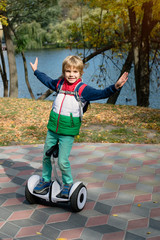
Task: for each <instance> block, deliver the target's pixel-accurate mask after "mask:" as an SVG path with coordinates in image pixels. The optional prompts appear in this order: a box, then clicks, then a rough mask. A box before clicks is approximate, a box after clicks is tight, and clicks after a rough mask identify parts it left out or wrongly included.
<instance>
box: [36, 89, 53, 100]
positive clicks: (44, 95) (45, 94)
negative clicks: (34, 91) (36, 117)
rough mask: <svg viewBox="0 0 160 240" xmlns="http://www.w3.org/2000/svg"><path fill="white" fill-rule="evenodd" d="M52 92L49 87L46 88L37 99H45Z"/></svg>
mask: <svg viewBox="0 0 160 240" xmlns="http://www.w3.org/2000/svg"><path fill="white" fill-rule="evenodd" d="M52 93H53V91H52V90H51V89H48V90H47V91H46V92H45V93H44V94H43V95H42V96H40V97H39V98H38V100H44V99H46V98H47V97H48V96H50V95H51V94H52Z"/></svg>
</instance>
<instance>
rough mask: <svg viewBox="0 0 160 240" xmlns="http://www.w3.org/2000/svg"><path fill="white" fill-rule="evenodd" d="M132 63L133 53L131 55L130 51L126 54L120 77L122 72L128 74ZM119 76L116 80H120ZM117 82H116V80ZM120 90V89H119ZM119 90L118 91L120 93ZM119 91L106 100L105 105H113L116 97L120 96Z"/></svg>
mask: <svg viewBox="0 0 160 240" xmlns="http://www.w3.org/2000/svg"><path fill="white" fill-rule="evenodd" d="M132 62H133V53H132V50H130V51H129V52H128V56H127V58H126V61H125V63H124V65H123V68H122V70H121V74H120V76H121V75H122V74H123V73H124V72H130V69H131V66H132ZM120 76H119V77H118V79H119V78H120ZM117 81H118V80H117ZM121 89H122V88H121ZM121 89H120V91H121ZM120 91H117V92H116V93H114V94H113V95H112V96H111V97H109V98H108V100H107V103H109V104H115V103H116V101H117V99H118V96H119V94H120Z"/></svg>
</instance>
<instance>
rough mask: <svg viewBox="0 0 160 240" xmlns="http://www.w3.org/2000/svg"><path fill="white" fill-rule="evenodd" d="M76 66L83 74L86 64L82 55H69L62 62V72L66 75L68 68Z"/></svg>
mask: <svg viewBox="0 0 160 240" xmlns="http://www.w3.org/2000/svg"><path fill="white" fill-rule="evenodd" d="M70 67H73V68H76V69H77V70H78V71H79V72H80V74H81V75H82V74H83V68H84V64H83V61H82V59H81V58H80V57H78V56H73V55H72V56H68V57H66V58H65V59H64V61H63V63H62V73H63V75H64V73H65V70H66V68H70Z"/></svg>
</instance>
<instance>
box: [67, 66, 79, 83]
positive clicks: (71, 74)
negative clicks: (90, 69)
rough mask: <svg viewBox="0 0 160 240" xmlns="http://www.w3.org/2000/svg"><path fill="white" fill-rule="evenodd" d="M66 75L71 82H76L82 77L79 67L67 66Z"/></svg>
mask: <svg viewBox="0 0 160 240" xmlns="http://www.w3.org/2000/svg"><path fill="white" fill-rule="evenodd" d="M64 77H65V78H66V79H67V81H68V82H69V83H75V82H76V81H77V80H78V79H79V78H81V74H80V72H79V70H78V69H77V68H74V67H66V69H65V71H64Z"/></svg>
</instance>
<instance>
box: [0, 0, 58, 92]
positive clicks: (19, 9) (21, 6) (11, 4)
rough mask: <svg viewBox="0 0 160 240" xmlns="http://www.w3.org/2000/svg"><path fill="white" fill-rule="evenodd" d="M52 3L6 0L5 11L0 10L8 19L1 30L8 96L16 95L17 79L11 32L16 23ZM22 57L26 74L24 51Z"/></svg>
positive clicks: (51, 1)
mask: <svg viewBox="0 0 160 240" xmlns="http://www.w3.org/2000/svg"><path fill="white" fill-rule="evenodd" d="M3 2H5V1H3ZM53 3H55V0H46V1H45V0H41V1H38V0H33V1H30V0H27V1H26V0H21V1H18V0H15V1H12V0H7V1H6V11H5V9H4V8H3V9H2V10H1V11H0V17H1V16H3V17H5V19H7V21H8V25H7V26H5V25H3V31H4V36H5V41H6V46H7V54H8V62H9V73H10V91H9V96H10V97H18V79H17V68H16V61H15V52H14V45H13V33H14V32H15V30H16V28H17V26H18V25H20V24H22V23H23V22H29V21H30V20H31V18H32V17H33V16H34V15H35V12H38V13H39V14H40V13H41V12H42V11H44V10H45V8H46V7H49V6H51V4H53ZM0 6H1V5H0ZM1 18H2V17H1ZM22 57H23V61H24V67H25V74H27V72H26V64H25V56H24V53H22ZM1 69H2V68H1ZM26 76H27V75H26ZM5 86H6V85H5Z"/></svg>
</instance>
